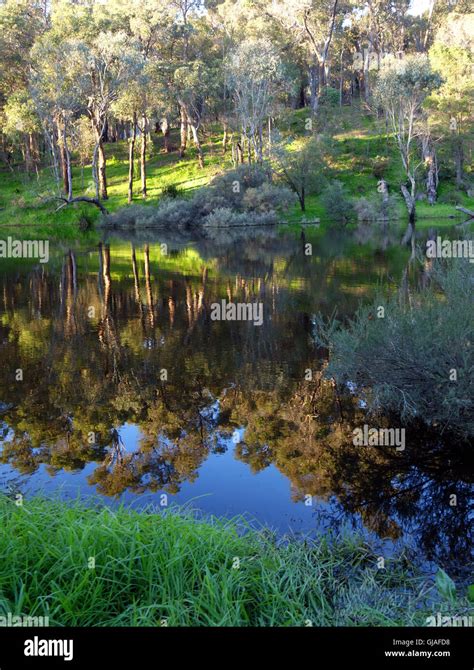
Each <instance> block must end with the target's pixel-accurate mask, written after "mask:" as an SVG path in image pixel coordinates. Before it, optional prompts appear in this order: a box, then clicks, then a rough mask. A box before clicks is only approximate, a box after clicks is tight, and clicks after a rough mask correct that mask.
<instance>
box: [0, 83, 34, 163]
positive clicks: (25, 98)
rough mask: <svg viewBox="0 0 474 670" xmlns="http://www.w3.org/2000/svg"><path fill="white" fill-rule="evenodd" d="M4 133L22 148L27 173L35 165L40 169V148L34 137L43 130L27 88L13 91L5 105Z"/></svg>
mask: <svg viewBox="0 0 474 670" xmlns="http://www.w3.org/2000/svg"><path fill="white" fill-rule="evenodd" d="M3 112H4V117H5V121H4V125H3V133H4V134H5V135H7V136H9V137H10V138H11V139H12V140H14V141H16V142H17V143H18V144H19V145H20V146H21V147H22V148H23V153H24V159H25V167H26V171H27V173H28V172H30V171H31V170H32V168H33V167H35V168H36V170H38V160H39V155H38V148H37V146H36V143H35V140H34V137H35V134H36V133H38V132H39V131H40V130H41V123H40V119H39V117H38V114H37V111H36V107H35V104H34V102H33V100H32V98H31V95H30V94H29V92H28V91H27V90H26V89H19V90H17V91H15V92H14V93H12V94H11V95H10V96H9V97H8V99H7V101H6V104H5V107H4V110H3Z"/></svg>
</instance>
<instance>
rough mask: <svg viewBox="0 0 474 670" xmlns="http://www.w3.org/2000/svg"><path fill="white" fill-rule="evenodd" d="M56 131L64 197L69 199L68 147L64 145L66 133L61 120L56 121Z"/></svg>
mask: <svg viewBox="0 0 474 670" xmlns="http://www.w3.org/2000/svg"><path fill="white" fill-rule="evenodd" d="M63 125H64V124H63ZM56 131H57V137H58V146H59V164H60V166H61V176H62V180H63V189H64V195H65V196H66V197H67V196H68V193H69V178H68V170H67V158H66V147H65V145H64V139H65V132H64V127H62V126H61V123H60V120H59V119H57V121H56Z"/></svg>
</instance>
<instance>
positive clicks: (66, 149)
mask: <svg viewBox="0 0 474 670" xmlns="http://www.w3.org/2000/svg"><path fill="white" fill-rule="evenodd" d="M63 144H64V153H65V156H66V174H67V185H68V189H67V199H68V200H72V169H71V152H70V151H69V147H68V144H67V137H66V124H64V128H63Z"/></svg>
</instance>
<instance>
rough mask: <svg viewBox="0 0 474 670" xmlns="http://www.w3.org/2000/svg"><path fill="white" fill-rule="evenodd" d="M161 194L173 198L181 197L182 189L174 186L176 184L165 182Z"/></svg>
mask: <svg viewBox="0 0 474 670" xmlns="http://www.w3.org/2000/svg"><path fill="white" fill-rule="evenodd" d="M161 196H162V197H163V198H170V199H172V200H174V199H175V198H178V197H182V190H181V189H180V188H178V187H177V186H176V184H167V185H166V186H165V187H164V188H163V189H162V191H161Z"/></svg>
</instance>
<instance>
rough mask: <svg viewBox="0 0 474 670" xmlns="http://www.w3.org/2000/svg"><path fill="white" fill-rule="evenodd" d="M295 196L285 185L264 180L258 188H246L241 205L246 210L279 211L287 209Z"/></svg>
mask: <svg viewBox="0 0 474 670" xmlns="http://www.w3.org/2000/svg"><path fill="white" fill-rule="evenodd" d="M295 198H296V196H295V194H294V193H292V192H291V191H290V190H289V189H288V188H286V187H285V186H276V185H275V184H269V183H268V182H266V183H264V184H262V186H260V187H259V188H253V187H252V188H248V189H247V190H246V192H245V195H244V197H243V200H242V205H243V207H244V209H246V210H247V211H255V212H271V211H275V210H276V211H280V210H286V209H288V207H289V206H290V205H291V204H293V203H294V201H295Z"/></svg>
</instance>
